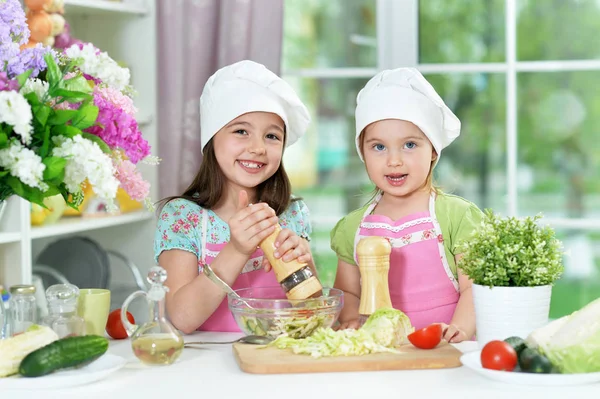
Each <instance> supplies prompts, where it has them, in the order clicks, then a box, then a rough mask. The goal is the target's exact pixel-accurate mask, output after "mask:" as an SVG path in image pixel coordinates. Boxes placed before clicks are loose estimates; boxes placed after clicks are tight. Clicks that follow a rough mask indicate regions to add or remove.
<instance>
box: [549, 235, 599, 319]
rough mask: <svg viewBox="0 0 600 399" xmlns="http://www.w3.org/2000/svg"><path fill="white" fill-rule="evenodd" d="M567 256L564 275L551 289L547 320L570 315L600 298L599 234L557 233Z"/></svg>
mask: <svg viewBox="0 0 600 399" xmlns="http://www.w3.org/2000/svg"><path fill="white" fill-rule="evenodd" d="M556 233H557V236H558V238H559V239H561V240H562V241H563V244H564V248H565V250H566V251H567V255H566V256H565V257H564V265H565V272H564V274H563V276H562V278H561V279H560V280H558V281H557V282H556V284H555V285H554V287H553V288H552V302H551V304H550V317H551V318H553V319H556V318H559V317H562V316H565V315H567V314H570V313H572V312H574V311H576V310H578V309H580V308H582V307H583V306H585V305H586V304H588V303H590V302H591V301H593V300H594V299H596V298H598V297H600V232H585V231H578V230H570V231H569V230H564V229H563V230H559V229H556Z"/></svg>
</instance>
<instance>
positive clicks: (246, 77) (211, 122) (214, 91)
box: [200, 60, 310, 152]
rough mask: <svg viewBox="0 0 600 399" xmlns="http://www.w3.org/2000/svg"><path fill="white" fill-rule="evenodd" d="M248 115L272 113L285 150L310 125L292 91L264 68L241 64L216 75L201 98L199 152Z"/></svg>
mask: <svg viewBox="0 0 600 399" xmlns="http://www.w3.org/2000/svg"><path fill="white" fill-rule="evenodd" d="M248 112H272V113H274V114H277V115H279V116H280V117H281V119H282V120H283V122H284V123H285V127H286V146H289V145H292V144H294V143H295V142H296V141H298V139H299V138H300V137H302V136H303V135H304V133H305V132H306V129H307V128H308V125H309V123H310V115H309V113H308V110H307V108H306V106H305V105H304V104H303V103H302V101H300V98H299V97H298V95H297V94H296V92H295V91H294V89H293V88H292V87H291V86H290V85H289V84H288V83H287V82H285V81H284V80H283V79H281V78H280V77H279V76H277V75H276V74H274V73H273V72H271V71H269V70H268V69H267V68H266V67H265V66H264V65H262V64H258V63H256V62H253V61H248V60H244V61H240V62H237V63H235V64H231V65H228V66H226V67H223V68H221V69H219V70H218V71H217V72H215V73H214V74H213V75H212V76H211V77H210V78H209V79H208V81H207V82H206V84H205V85H204V90H203V91H202V95H201V96H200V129H201V144H202V152H204V147H205V146H206V144H207V143H208V142H209V141H210V139H212V138H213V136H214V135H215V134H217V132H218V131H219V130H221V129H222V128H223V127H224V126H226V125H227V124H228V123H229V122H231V121H232V120H234V119H235V118H237V117H238V116H240V115H243V114H246V113H248Z"/></svg>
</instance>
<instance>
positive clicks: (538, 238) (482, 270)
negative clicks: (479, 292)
mask: <svg viewBox="0 0 600 399" xmlns="http://www.w3.org/2000/svg"><path fill="white" fill-rule="evenodd" d="M539 219H541V215H537V216H535V217H525V218H516V217H500V216H498V215H496V214H494V213H493V212H492V211H491V210H489V209H488V210H486V211H485V216H484V219H483V221H482V223H481V226H480V227H479V228H478V229H477V230H476V231H474V232H473V234H472V236H471V238H470V239H469V240H468V241H465V242H464V243H463V244H461V248H460V249H459V251H460V253H462V254H463V257H462V258H461V259H460V261H459V263H458V266H459V267H460V268H461V269H462V271H463V273H464V274H465V275H467V276H469V278H470V279H471V280H473V283H475V284H478V285H485V286H489V287H494V286H501V287H535V286H540V285H547V284H552V283H554V282H555V281H556V280H558V279H559V278H560V276H561V275H562V273H563V269H564V267H563V264H562V257H563V254H564V252H563V250H562V243H561V241H560V240H558V239H557V238H556V235H555V232H554V230H553V229H552V228H551V227H549V226H540V225H538V223H537V222H538V220H539Z"/></svg>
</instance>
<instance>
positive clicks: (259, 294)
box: [227, 287, 344, 338]
mask: <svg viewBox="0 0 600 399" xmlns="http://www.w3.org/2000/svg"><path fill="white" fill-rule="evenodd" d="M235 292H236V293H237V294H238V295H239V298H236V297H235V296H233V295H231V294H229V295H228V296H227V302H228V304H229V309H230V310H231V313H232V314H233V317H234V319H235V321H236V323H237V325H238V326H239V327H240V329H241V330H242V331H243V332H244V333H245V334H247V335H261V336H269V337H271V338H277V337H278V336H280V335H282V334H286V335H287V336H289V337H292V338H306V337H308V336H310V335H311V334H312V333H313V332H315V330H317V329H318V328H320V327H323V328H327V327H331V326H333V323H335V322H336V320H337V318H338V316H339V314H340V311H341V310H342V307H343V306H344V293H343V292H342V291H341V290H338V289H336V288H327V287H324V288H323V291H322V295H321V296H320V297H318V298H308V299H302V300H297V299H296V300H290V299H287V298H286V296H285V294H284V292H283V290H282V289H281V288H280V287H254V288H243V289H238V290H235Z"/></svg>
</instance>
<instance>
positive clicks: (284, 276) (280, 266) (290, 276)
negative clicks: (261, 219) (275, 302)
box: [260, 225, 323, 299]
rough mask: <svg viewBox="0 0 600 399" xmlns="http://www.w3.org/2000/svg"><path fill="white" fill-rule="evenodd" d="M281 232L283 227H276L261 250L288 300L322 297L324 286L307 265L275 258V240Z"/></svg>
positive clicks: (261, 245)
mask: <svg viewBox="0 0 600 399" xmlns="http://www.w3.org/2000/svg"><path fill="white" fill-rule="evenodd" d="M280 232H281V226H279V225H277V226H275V231H274V232H273V233H271V235H269V236H268V237H267V238H265V239H264V240H263V241H262V242H261V243H260V248H261V249H262V250H263V252H264V254H265V256H266V257H267V259H268V260H269V263H271V266H272V267H273V271H274V272H275V278H276V279H277V282H278V283H279V284H280V285H281V288H283V290H284V291H285V295H286V296H287V298H288V299H306V298H310V297H315V296H320V295H321V293H322V289H323V286H322V285H321V282H320V281H319V279H317V277H316V276H315V275H314V274H313V272H312V270H311V269H310V267H309V266H308V265H307V264H306V263H300V262H298V260H297V259H294V260H292V261H290V262H284V261H283V259H281V258H280V259H277V258H275V255H274V253H275V240H276V239H277V236H278V235H279V233H280Z"/></svg>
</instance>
